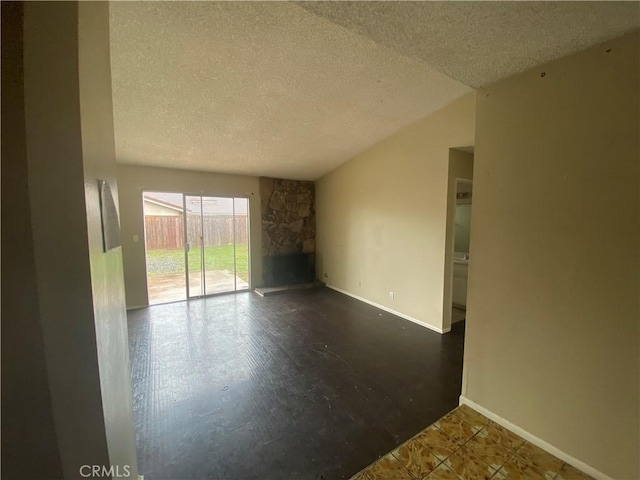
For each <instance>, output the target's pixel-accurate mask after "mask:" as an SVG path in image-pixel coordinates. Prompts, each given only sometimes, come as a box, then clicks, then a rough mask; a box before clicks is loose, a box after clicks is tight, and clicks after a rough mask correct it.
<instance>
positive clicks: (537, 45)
mask: <svg viewBox="0 0 640 480" xmlns="http://www.w3.org/2000/svg"><path fill="white" fill-rule="evenodd" d="M299 5H300V6H301V7H303V8H305V9H307V10H309V11H312V12H314V13H316V14H318V15H321V16H322V17H324V18H327V19H330V20H331V21H333V22H336V23H338V24H340V25H342V26H344V27H345V28H348V29H349V30H352V31H356V32H358V33H360V34H361V35H364V36H367V37H369V38H371V39H373V40H375V41H376V42H378V43H380V44H382V45H385V46H388V47H390V48H393V49H394V50H396V51H397V52H399V53H402V54H404V55H407V56H408V57H411V58H413V59H416V60H419V61H422V62H424V63H425V64H427V65H429V66H431V67H433V68H435V69H436V70H438V71H440V72H442V73H444V74H446V75H448V76H450V77H451V78H454V79H456V80H458V81H460V82H462V83H464V84H465V85H469V86H472V87H476V88H477V87H481V86H485V85H488V84H490V83H493V82H495V81H497V80H500V79H502V78H506V77H509V76H511V75H514V74H516V73H519V72H523V71H525V70H528V69H530V68H533V67H535V66H537V65H540V64H542V63H545V62H548V61H550V60H554V59H556V58H560V57H563V56H566V55H569V54H571V53H574V52H578V51H580V50H583V49H585V48H587V47H589V46H591V45H594V44H596V43H600V42H604V41H606V40H609V39H611V38H614V37H617V36H620V35H623V34H624V33H626V32H629V31H631V30H633V29H635V28H638V27H639V26H640V3H639V2H592V1H589V2H575V1H566V2H532V1H521V2H483V1H477V2H464V1H462V2H458V1H452V2H430V1H427V2H300V3H299Z"/></svg>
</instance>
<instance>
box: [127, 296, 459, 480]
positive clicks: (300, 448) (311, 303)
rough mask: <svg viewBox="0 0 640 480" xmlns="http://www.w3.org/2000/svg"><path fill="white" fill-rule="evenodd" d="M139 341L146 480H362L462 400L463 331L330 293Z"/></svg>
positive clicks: (162, 312)
mask: <svg viewBox="0 0 640 480" xmlns="http://www.w3.org/2000/svg"><path fill="white" fill-rule="evenodd" d="M129 337H130V352H131V361H132V384H133V395H134V412H135V419H136V437H137V438H136V441H137V447H138V461H139V469H140V472H141V473H142V474H144V476H145V479H146V480H159V479H172V480H174V479H176V480H177V479H184V480H191V479H205V478H206V479H230V480H231V479H253V478H254V479H294V478H301V479H303V478H304V479H325V480H330V479H340V478H349V477H350V476H351V475H353V474H354V473H355V472H357V471H359V470H360V469H362V468H363V467H365V466H366V465H368V464H369V463H371V462H372V461H374V460H375V459H376V458H378V457H379V456H380V455H383V454H385V453H387V452H389V451H390V450H392V449H393V448H395V447H396V446H398V445H400V444H401V443H402V442H404V441H406V440H407V439H408V438H410V437H411V436H412V435H414V434H416V433H417V432H419V431H421V430H422V429H424V428H425V427H426V426H428V425H429V424H431V423H433V422H434V421H436V420H437V419H439V418H440V417H441V416H443V415H444V414H445V413H447V412H448V411H450V410H452V409H453V408H455V407H456V406H457V403H458V396H459V395H460V387H461V376H462V351H463V338H464V322H459V323H456V324H454V329H453V331H452V332H451V333H449V334H446V335H440V334H438V333H435V332H432V331H430V330H428V329H426V328H423V327H420V326H418V325H415V324H413V323H411V322H408V321H406V320H403V319H401V318H398V317H396V316H394V315H391V314H389V313H387V312H383V311H381V310H379V309H377V308H375V307H372V306H370V305H367V304H365V303H362V302H359V301H357V300H355V299H352V298H350V297H347V296H345V295H342V294H340V293H338V292H335V291H332V290H329V289H326V288H319V289H313V290H301V291H293V292H290V293H285V294H280V295H275V296H270V297H260V296H259V295H257V294H255V293H251V292H248V293H240V294H235V295H225V296H217V297H210V298H206V299H201V300H191V301H189V302H179V303H172V304H166V305H158V306H153V307H150V308H145V309H140V310H135V311H132V312H129Z"/></svg>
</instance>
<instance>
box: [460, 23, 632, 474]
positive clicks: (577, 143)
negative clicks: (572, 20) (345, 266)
mask: <svg viewBox="0 0 640 480" xmlns="http://www.w3.org/2000/svg"><path fill="white" fill-rule="evenodd" d="M638 46H639V37H638V33H637V32H636V33H635V34H631V35H628V36H625V37H623V38H621V39H618V40H614V41H611V42H608V43H606V44H603V45H599V46H596V47H593V48H591V49H589V50H586V51H584V52H581V53H578V54H576V55H573V56H570V57H567V58H565V59H562V60H559V61H556V62H553V63H549V64H547V65H544V66H542V67H540V68H537V69H535V70H532V71H529V72H526V73H524V74H521V75H518V76H516V77H513V78H511V79H508V80H505V81H502V82H500V83H498V84H496V85H493V86H491V87H489V88H486V89H483V90H481V91H479V92H478V105H477V131H476V149H475V168H474V173H475V175H474V212H473V215H474V217H473V223H472V227H471V228H472V238H473V240H472V245H471V259H472V264H471V268H470V271H469V290H468V294H469V296H468V304H467V333H466V340H465V357H464V361H465V372H464V379H465V380H464V386H463V388H464V392H463V393H464V395H465V396H466V397H468V398H469V399H471V400H472V401H474V402H476V403H478V404H479V405H481V406H482V407H485V408H487V409H489V410H490V411H492V412H494V413H495V414H497V415H499V416H501V417H503V418H505V419H507V420H508V421H510V422H512V423H514V424H516V425H517V426H519V427H521V428H523V429H525V430H527V431H529V432H530V433H532V434H534V435H536V436H538V437H539V438H541V439H542V440H544V441H546V442H548V443H549V444H551V445H553V446H555V447H557V448H559V449H560V450H562V451H563V452H565V453H567V454H569V455H571V456H573V457H575V458H577V459H578V460H580V461H582V462H585V463H586V464H588V465H590V466H592V467H594V468H596V469H597V470H599V471H601V472H604V473H605V474H607V475H610V476H612V477H614V478H624V479H630V478H638V476H639V475H640V472H639V470H638V465H639V460H640V459H639V451H640V440H639V428H638V425H639V424H640V419H639V412H638V409H639V405H640V397H639V378H640V370H639V366H640V358H639V337H638V335H639V321H638V319H639V318H640V312H639V302H638V293H639V291H640V285H639V278H638V275H639V271H640V269H639V264H640V259H639V244H640V231H639V230H640V228H639V222H638V213H639V212H638V206H639V188H638V187H639V182H638V179H639V169H638V166H639V155H640V152H639V145H638V133H639V127H640V125H639V120H638V116H639V112H640V105H639V102H638V90H639V88H638V86H639V85H640V78H639V75H638V69H639V67H638V62H639V59H640V55H639V51H638ZM543 72H544V75H543V74H542V73H543Z"/></svg>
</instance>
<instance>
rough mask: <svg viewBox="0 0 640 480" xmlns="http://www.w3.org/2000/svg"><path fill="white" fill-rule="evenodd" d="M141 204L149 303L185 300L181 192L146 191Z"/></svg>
mask: <svg viewBox="0 0 640 480" xmlns="http://www.w3.org/2000/svg"><path fill="white" fill-rule="evenodd" d="M142 205H143V211H144V238H145V254H146V261H147V291H148V295H149V305H156V304H158V303H166V302H175V301H176V300H185V299H186V298H187V294H186V279H185V276H184V272H185V268H184V228H183V221H184V215H183V207H184V206H183V198H182V194H181V193H170V192H143V194H142Z"/></svg>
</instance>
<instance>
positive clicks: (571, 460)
mask: <svg viewBox="0 0 640 480" xmlns="http://www.w3.org/2000/svg"><path fill="white" fill-rule="evenodd" d="M460 405H467V406H469V407H471V408H473V409H474V410H476V411H478V412H480V413H481V414H482V415H484V416H485V417H487V418H488V419H490V420H493V421H494V422H496V423H497V424H499V425H502V426H503V427H505V428H507V429H509V430H511V431H512V432H513V433H516V434H518V435H520V436H521V437H522V438H524V439H525V440H527V441H528V442H531V443H533V444H534V445H535V446H537V447H540V448H541V449H543V450H545V451H546V452H548V453H550V454H551V455H554V456H556V457H558V458H559V459H560V460H562V461H564V462H566V463H568V464H569V465H571V466H572V467H575V468H577V469H578V470H580V471H582V472H584V473H586V474H587V475H590V476H592V477H593V478H596V479H598V480H613V479H612V478H611V477H610V476H608V475H606V474H604V473H602V472H601V471H599V470H596V469H595V468H593V467H592V466H591V465H588V464H586V463H584V462H583V461H581V460H578V459H577V458H575V457H572V456H571V455H569V454H567V453H564V452H563V451H562V450H560V449H559V448H557V447H554V446H553V445H551V444H550V443H547V442H545V441H544V440H542V439H541V438H540V437H536V436H535V435H534V434H533V433H530V432H528V431H526V430H524V429H523V428H520V427H519V426H517V425H515V424H513V423H511V422H510V421H509V420H507V419H505V418H502V417H501V416H499V415H496V414H495V413H493V412H492V411H491V410H488V409H486V408H484V407H482V406H480V405H478V404H477V403H476V402H474V401H473V400H469V399H468V398H467V397H465V396H464V395H460Z"/></svg>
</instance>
